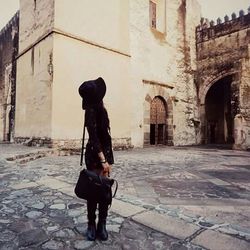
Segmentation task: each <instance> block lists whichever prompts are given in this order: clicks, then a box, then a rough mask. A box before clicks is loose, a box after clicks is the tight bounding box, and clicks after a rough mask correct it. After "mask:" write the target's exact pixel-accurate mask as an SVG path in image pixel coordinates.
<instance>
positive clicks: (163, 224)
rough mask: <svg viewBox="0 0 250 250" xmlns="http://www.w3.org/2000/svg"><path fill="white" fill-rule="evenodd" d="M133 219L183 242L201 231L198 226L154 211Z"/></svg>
mask: <svg viewBox="0 0 250 250" xmlns="http://www.w3.org/2000/svg"><path fill="white" fill-rule="evenodd" d="M132 219H133V220H134V221H136V222H139V223H141V224H143V225H145V226H148V227H150V228H153V229H155V230H157V231H159V232H162V233H165V234H167V235H169V236H172V237H174V238H177V239H182V240H184V239H186V238H188V237H190V236H191V235H193V234H194V233H195V232H197V231H198V230H199V229H200V228H199V227H198V226H195V225H192V224H189V223H186V222H184V221H181V220H178V219H176V218H173V217H170V216H168V215H161V214H158V213H157V212H152V211H147V212H144V213H140V214H138V215H135V216H133V217H132Z"/></svg>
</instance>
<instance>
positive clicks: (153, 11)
mask: <svg viewBox="0 0 250 250" xmlns="http://www.w3.org/2000/svg"><path fill="white" fill-rule="evenodd" d="M149 4H150V6H149V16H150V26H151V28H154V29H156V3H154V2H152V1H149Z"/></svg>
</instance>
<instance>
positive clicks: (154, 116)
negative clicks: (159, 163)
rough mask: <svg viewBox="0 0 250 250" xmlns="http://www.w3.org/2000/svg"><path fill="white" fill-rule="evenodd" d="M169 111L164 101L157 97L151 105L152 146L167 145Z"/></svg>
mask: <svg viewBox="0 0 250 250" xmlns="http://www.w3.org/2000/svg"><path fill="white" fill-rule="evenodd" d="M166 123H167V110H166V103H165V101H164V99H163V98H162V97H160V96H156V97H155V98H154V99H153V100H152V102H151V105H150V144H151V145H157V144H167V143H166V142H167V124H166Z"/></svg>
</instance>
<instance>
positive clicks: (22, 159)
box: [6, 150, 57, 164]
mask: <svg viewBox="0 0 250 250" xmlns="http://www.w3.org/2000/svg"><path fill="white" fill-rule="evenodd" d="M52 154H57V150H43V151H36V152H29V153H24V154H18V155H14V156H11V157H7V158H6V160H7V161H14V162H16V163H20V164H24V163H27V162H30V161H33V160H36V159H39V158H42V157H46V156H48V155H52Z"/></svg>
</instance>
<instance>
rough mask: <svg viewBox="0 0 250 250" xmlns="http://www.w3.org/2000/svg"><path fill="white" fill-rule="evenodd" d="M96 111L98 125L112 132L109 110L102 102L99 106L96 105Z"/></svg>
mask: <svg viewBox="0 0 250 250" xmlns="http://www.w3.org/2000/svg"><path fill="white" fill-rule="evenodd" d="M95 110H96V121H97V123H98V125H99V126H100V127H101V128H102V129H103V130H106V129H108V131H110V124H109V117H108V112H107V109H106V108H105V106H104V103H103V101H101V102H100V103H99V104H97V105H95Z"/></svg>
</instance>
